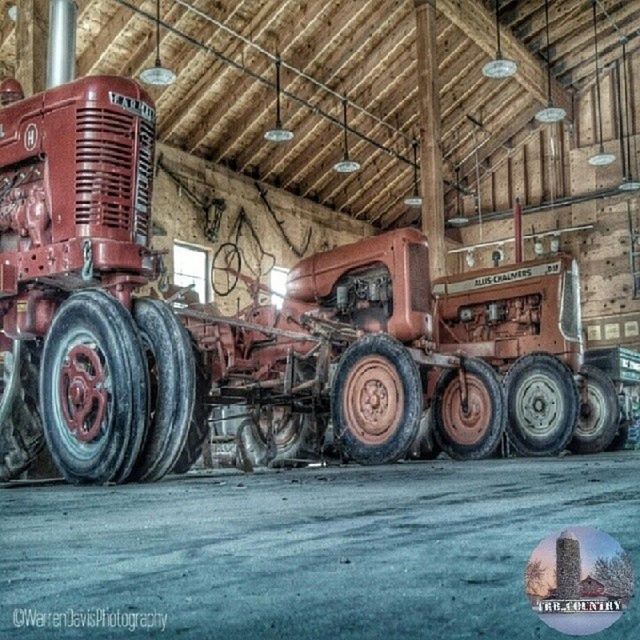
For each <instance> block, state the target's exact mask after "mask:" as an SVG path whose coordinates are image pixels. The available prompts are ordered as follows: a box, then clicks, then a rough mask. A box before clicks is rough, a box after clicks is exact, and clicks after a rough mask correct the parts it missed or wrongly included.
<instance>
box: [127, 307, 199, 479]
mask: <svg viewBox="0 0 640 640" xmlns="http://www.w3.org/2000/svg"><path fill="white" fill-rule="evenodd" d="M133 319H134V320H135V322H136V325H137V326H138V330H139V331H140V337H141V338H142V345H143V348H144V349H145V351H146V353H147V354H149V353H150V354H151V356H152V358H153V362H154V365H155V366H154V367H153V368H154V371H155V372H156V373H155V375H156V376H157V380H155V384H156V389H157V393H156V397H155V398H153V399H152V401H154V404H155V406H151V407H150V410H151V411H150V421H149V427H148V429H147V436H146V438H145V442H144V444H143V446H142V450H141V451H140V454H139V456H138V459H137V460H136V464H135V466H134V468H133V471H132V473H131V476H130V480H136V481H144V482H153V481H156V480H160V478H162V477H163V476H164V475H165V474H167V473H168V472H169V471H170V470H171V469H172V468H173V466H174V465H175V463H176V461H177V460H178V457H179V456H180V454H181V453H182V450H183V449H184V445H185V442H186V440H187V435H188V433H189V425H190V423H191V417H192V413H193V405H194V403H195V393H196V366H195V358H194V356H193V350H192V348H191V339H190V337H189V334H188V333H187V331H186V329H185V328H184V327H183V325H182V323H181V322H180V321H179V320H178V319H177V317H176V315H175V314H174V313H173V311H172V310H171V308H170V307H169V306H168V305H167V304H166V303H165V302H162V301H161V300H154V299H152V298H139V299H137V300H136V301H135V302H134V305H133ZM149 377H150V379H151V378H152V377H153V372H151V371H150V372H149Z"/></svg>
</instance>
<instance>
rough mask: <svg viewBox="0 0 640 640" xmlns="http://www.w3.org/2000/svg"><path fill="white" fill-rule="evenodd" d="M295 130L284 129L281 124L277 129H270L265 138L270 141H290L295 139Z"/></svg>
mask: <svg viewBox="0 0 640 640" xmlns="http://www.w3.org/2000/svg"><path fill="white" fill-rule="evenodd" d="M293 135H294V134H293V131H289V129H283V128H282V127H281V126H276V128H275V129H269V131H266V132H265V134H264V138H265V140H268V141H269V142H289V141H290V140H293Z"/></svg>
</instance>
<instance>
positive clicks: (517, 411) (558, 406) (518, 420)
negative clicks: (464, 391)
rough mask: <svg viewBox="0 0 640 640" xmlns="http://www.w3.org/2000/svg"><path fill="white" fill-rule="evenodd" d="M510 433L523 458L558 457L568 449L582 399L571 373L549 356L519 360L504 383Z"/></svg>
mask: <svg viewBox="0 0 640 640" xmlns="http://www.w3.org/2000/svg"><path fill="white" fill-rule="evenodd" d="M504 384H505V387H506V391H507V406H508V411H509V423H508V433H509V440H510V441H511V444H513V447H514V449H515V450H516V451H517V452H518V453H519V454H520V455H522V456H555V455H558V454H559V453H560V452H561V451H562V450H563V449H566V448H567V445H568V444H569V441H570V440H571V437H572V436H573V432H574V429H575V427H576V424H577V422H578V412H579V409H580V398H579V395H578V386H577V384H576V382H575V380H574V378H573V372H572V371H571V369H570V368H569V367H568V366H567V365H566V364H564V363H563V362H561V361H560V360H558V358H556V357H555V356H552V355H550V354H548V353H532V354H529V355H526V356H523V357H521V358H519V359H518V360H516V362H515V363H514V364H513V366H512V367H511V368H510V369H509V371H508V372H507V375H506V376H505V379H504Z"/></svg>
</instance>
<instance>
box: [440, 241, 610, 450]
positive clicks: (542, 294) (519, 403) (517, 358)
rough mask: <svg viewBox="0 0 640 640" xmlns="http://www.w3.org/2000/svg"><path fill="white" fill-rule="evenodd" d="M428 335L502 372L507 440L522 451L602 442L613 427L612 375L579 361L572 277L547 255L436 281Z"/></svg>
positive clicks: (567, 266) (576, 290)
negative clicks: (433, 324) (431, 327)
mask: <svg viewBox="0 0 640 640" xmlns="http://www.w3.org/2000/svg"><path fill="white" fill-rule="evenodd" d="M433 291H434V296H435V307H436V311H435V317H436V331H435V335H436V341H437V343H438V346H439V349H440V350H441V351H444V352H450V353H458V352H463V353H465V354H468V355H473V356H475V357H478V358H483V359H484V360H485V361H487V362H489V363H491V364H492V365H493V366H494V367H495V368H496V370H497V371H500V372H501V373H504V374H505V375H504V379H503V383H504V386H505V392H506V399H507V413H508V423H507V424H508V426H507V429H508V434H509V440H510V442H511V444H512V445H513V447H514V448H515V450H516V451H517V452H518V453H519V454H521V455H526V456H539V455H556V454H558V453H559V452H560V451H562V450H563V449H565V448H567V447H569V448H570V449H572V450H573V451H575V452H577V453H596V452H599V451H603V450H604V449H606V448H607V447H608V446H609V445H610V444H611V442H612V441H613V439H614V437H615V435H616V432H617V431H618V416H619V409H618V400H617V393H616V390H615V388H614V386H613V383H612V382H611V380H610V379H609V378H608V377H607V376H606V374H604V373H603V372H601V371H600V370H599V369H597V368H595V367H589V366H583V365H582V354H583V340H582V323H581V314H580V282H579V275H578V267H577V264H576V262H575V260H573V258H572V257H571V256H569V255H566V254H556V255H553V256H547V257H546V258H541V259H538V260H533V261H529V262H518V263H516V264H515V265H513V264H512V265H503V266H500V267H494V268H491V269H485V270H480V271H474V272H470V273H465V274H462V275H457V276H453V277H447V278H444V279H441V280H438V281H437V282H435V283H434V286H433Z"/></svg>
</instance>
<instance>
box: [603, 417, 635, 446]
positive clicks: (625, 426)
mask: <svg viewBox="0 0 640 640" xmlns="http://www.w3.org/2000/svg"><path fill="white" fill-rule="evenodd" d="M629 427H630V424H629V422H623V423H622V424H620V423H618V431H616V435H615V436H614V437H613V440H612V441H611V443H610V444H609V446H608V447H607V449H606V450H607V451H622V450H623V449H624V448H625V445H626V444H627V438H628V437H629Z"/></svg>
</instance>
